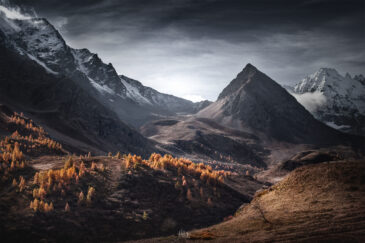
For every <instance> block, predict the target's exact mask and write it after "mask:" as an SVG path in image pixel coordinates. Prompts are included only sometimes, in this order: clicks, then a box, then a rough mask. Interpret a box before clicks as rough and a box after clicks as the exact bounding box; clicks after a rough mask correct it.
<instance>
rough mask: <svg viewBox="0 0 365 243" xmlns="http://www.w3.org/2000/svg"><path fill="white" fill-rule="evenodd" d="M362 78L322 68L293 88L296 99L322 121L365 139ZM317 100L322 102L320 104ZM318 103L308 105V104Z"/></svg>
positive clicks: (364, 104)
mask: <svg viewBox="0 0 365 243" xmlns="http://www.w3.org/2000/svg"><path fill="white" fill-rule="evenodd" d="M362 82H363V79H362V75H358V76H355V77H354V79H352V78H351V76H350V75H349V74H347V75H346V76H345V77H343V76H342V75H340V74H339V73H338V72H337V71H336V70H335V69H332V68H321V69H319V70H318V71H317V72H315V73H314V74H312V75H310V76H308V77H306V78H304V79H303V80H301V81H300V82H299V83H298V84H297V85H296V86H295V87H294V91H293V92H294V96H295V97H296V98H297V99H298V101H300V102H302V104H303V105H304V106H306V108H307V109H308V110H310V111H311V112H312V114H313V115H314V116H315V117H316V118H317V119H318V120H320V121H322V122H324V123H326V124H327V125H329V126H332V127H333V128H336V129H338V130H340V131H343V132H348V133H353V134H356V135H360V134H361V135H365V125H364V124H365V85H364V84H363V83H362ZM318 97H320V98H321V99H319V100H318ZM309 99H312V101H313V102H314V101H316V102H315V103H314V104H313V103H308V100H309Z"/></svg>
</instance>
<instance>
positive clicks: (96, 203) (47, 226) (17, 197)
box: [0, 111, 262, 242]
mask: <svg viewBox="0 0 365 243" xmlns="http://www.w3.org/2000/svg"><path fill="white" fill-rule="evenodd" d="M0 126H1V131H2V135H1V141H0V185H1V187H0V233H1V236H2V239H5V240H6V242H23V241H25V240H26V241H27V242H33V241H34V242H39V241H42V240H46V241H48V242H65V241H72V242H80V241H87V242H100V241H113V242H115V241H124V240H131V239H140V238H149V237H157V236H163V235H171V234H177V233H178V231H179V230H190V229H194V228H201V227H206V226H209V225H212V224H214V223H218V222H221V221H222V220H223V219H224V218H225V217H227V216H229V215H232V214H233V213H234V212H235V210H236V209H237V208H238V207H239V206H240V205H241V204H242V203H247V202H249V200H250V199H251V197H252V195H253V194H252V193H253V192H254V191H256V190H257V189H259V188H260V187H261V186H262V184H261V183H259V182H257V181H255V180H254V179H253V178H252V177H251V176H238V175H236V174H232V173H231V172H229V171H222V170H221V171H218V170H214V169H213V168H212V167H210V166H208V165H204V164H202V163H201V164H196V163H193V162H191V161H190V160H187V159H183V158H173V157H172V156H170V155H164V156H161V155H159V154H152V155H151V156H150V158H149V159H142V158H141V157H140V156H137V155H122V154H120V153H117V154H114V155H112V154H109V155H106V156H92V155H91V154H90V153H89V154H86V155H75V154H70V153H69V152H68V151H67V150H65V149H64V148H63V146H62V144H60V143H58V142H56V141H54V140H53V139H52V138H51V137H49V135H48V134H47V133H46V131H44V129H43V128H42V127H40V126H37V125H36V124H35V123H34V122H33V121H32V120H30V119H28V118H26V117H25V116H24V115H23V114H18V113H12V112H11V111H7V112H4V111H3V112H1V113H0ZM245 182H246V183H245ZM245 192H246V193H245Z"/></svg>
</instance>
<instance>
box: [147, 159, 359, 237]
mask: <svg viewBox="0 0 365 243" xmlns="http://www.w3.org/2000/svg"><path fill="white" fill-rule="evenodd" d="M189 238H190V239H181V238H176V237H170V238H168V239H164V240H165V241H166V242H173V241H178V242H185V241H193V240H194V241H196V240H197V241H200V240H202V239H212V240H213V241H214V242H309V241H312V242H364V240H365V162H364V161H341V162H332V163H322V164H316V165H309V166H305V167H301V168H298V169H296V170H295V171H293V172H292V173H290V174H289V175H288V176H287V177H286V178H285V179H284V180H282V181H281V182H279V183H278V184H276V185H274V186H273V187H271V188H269V189H267V190H264V191H261V192H258V193H256V195H255V197H254V199H253V200H252V202H251V203H250V204H249V205H247V206H246V207H244V208H243V209H242V210H241V211H240V212H238V213H237V216H236V217H234V218H233V219H232V220H229V221H227V222H224V223H221V224H218V225H215V226H212V227H209V228H205V229H202V230H196V231H193V232H190V234H189ZM151 241H156V240H151ZM158 241H161V239H159V240H158Z"/></svg>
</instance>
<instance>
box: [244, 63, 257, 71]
mask: <svg viewBox="0 0 365 243" xmlns="http://www.w3.org/2000/svg"><path fill="white" fill-rule="evenodd" d="M245 69H248V70H250V69H252V70H257V68H256V67H255V66H254V65H252V64H251V63H247V65H246V67H245V68H244V70H245Z"/></svg>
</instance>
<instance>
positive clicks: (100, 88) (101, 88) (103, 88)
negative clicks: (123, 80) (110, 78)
mask: <svg viewBox="0 0 365 243" xmlns="http://www.w3.org/2000/svg"><path fill="white" fill-rule="evenodd" d="M88 79H89V80H90V83H91V84H92V86H94V88H95V89H96V90H97V91H99V92H100V93H108V94H111V95H114V94H115V92H114V91H113V90H112V89H111V88H109V87H108V86H106V85H100V84H98V83H97V82H95V81H94V80H93V79H91V78H89V77H88Z"/></svg>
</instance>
